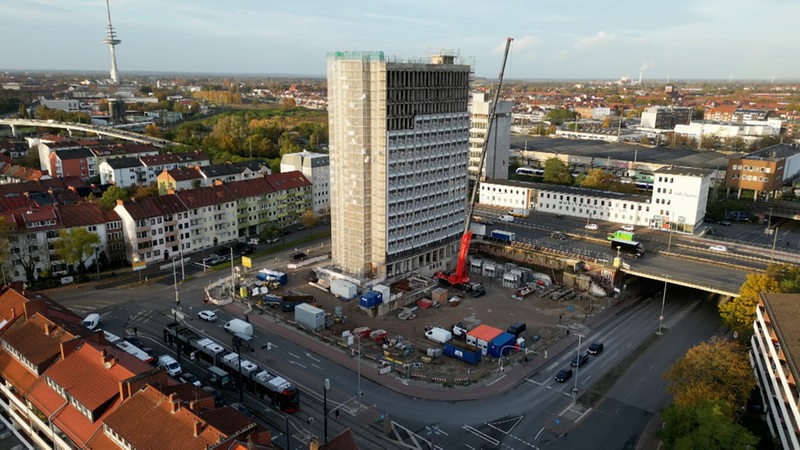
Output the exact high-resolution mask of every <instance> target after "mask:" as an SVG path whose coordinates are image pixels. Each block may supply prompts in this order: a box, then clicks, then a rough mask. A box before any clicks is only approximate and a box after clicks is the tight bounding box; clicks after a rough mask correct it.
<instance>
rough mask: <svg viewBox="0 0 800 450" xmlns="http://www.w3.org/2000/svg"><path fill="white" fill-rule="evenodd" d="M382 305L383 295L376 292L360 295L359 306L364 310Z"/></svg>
mask: <svg viewBox="0 0 800 450" xmlns="http://www.w3.org/2000/svg"><path fill="white" fill-rule="evenodd" d="M381 303H383V294H382V293H380V292H378V291H368V292H365V293H364V294H362V295H361V300H360V302H359V305H361V306H362V307H364V308H373V307H375V306H378V305H380V304H381Z"/></svg>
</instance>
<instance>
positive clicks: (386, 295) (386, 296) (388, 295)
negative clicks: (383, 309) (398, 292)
mask: <svg viewBox="0 0 800 450" xmlns="http://www.w3.org/2000/svg"><path fill="white" fill-rule="evenodd" d="M372 290H373V291H378V292H380V293H381V296H382V298H383V302H384V303H388V302H389V301H390V300H391V299H392V289H391V288H390V287H389V286H387V285H385V284H376V285H375V286H373V287H372Z"/></svg>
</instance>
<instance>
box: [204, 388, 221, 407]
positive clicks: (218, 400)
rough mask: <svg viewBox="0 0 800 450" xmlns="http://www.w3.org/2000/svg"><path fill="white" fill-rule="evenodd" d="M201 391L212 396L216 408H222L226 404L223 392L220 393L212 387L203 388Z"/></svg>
mask: <svg viewBox="0 0 800 450" xmlns="http://www.w3.org/2000/svg"><path fill="white" fill-rule="evenodd" d="M201 389H203V390H204V391H206V392H208V393H209V394H211V396H212V397H214V404H215V405H216V406H222V405H223V404H225V396H224V395H222V392H220V391H218V390H217V389H214V388H213V387H211V386H203V387H202V388H201Z"/></svg>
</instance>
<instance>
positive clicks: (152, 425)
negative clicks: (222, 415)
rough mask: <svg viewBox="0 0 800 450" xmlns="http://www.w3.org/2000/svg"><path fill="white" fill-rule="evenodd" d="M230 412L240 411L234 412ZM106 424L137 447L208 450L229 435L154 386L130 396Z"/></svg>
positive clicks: (166, 449) (142, 449)
mask: <svg viewBox="0 0 800 450" xmlns="http://www.w3.org/2000/svg"><path fill="white" fill-rule="evenodd" d="M230 414H232V415H233V414H239V415H240V416H241V413H239V412H238V411H235V410H234V411H231V412H230ZM103 423H104V424H105V425H106V426H107V427H109V428H110V429H111V430H113V432H114V433H115V434H116V435H117V436H119V438H121V439H122V440H124V441H125V442H126V443H128V444H130V445H131V446H132V447H133V448H136V449H140V450H146V449H164V450H170V449H175V450H194V449H196V450H205V449H207V448H209V447H211V446H213V445H215V444H217V443H219V442H220V441H222V440H223V439H225V438H226V435H225V434H224V433H223V432H221V431H220V430H219V429H217V428H216V427H214V426H212V425H210V424H209V423H207V422H206V421H204V420H202V419H201V418H199V417H198V416H197V415H195V414H194V413H193V412H192V411H191V410H189V409H187V408H184V407H182V406H180V401H179V400H178V399H176V398H175V397H172V398H171V397H169V396H166V395H164V394H162V393H161V392H159V391H158V390H157V389H155V388H153V387H152V386H145V387H144V388H143V389H141V390H140V391H139V392H137V393H136V394H134V395H133V396H131V397H130V398H128V399H127V400H126V401H125V402H124V403H123V404H122V405H121V406H120V407H119V408H118V409H117V410H116V411H114V412H112V413H111V414H109V415H108V417H106V418H105V419H104V420H103Z"/></svg>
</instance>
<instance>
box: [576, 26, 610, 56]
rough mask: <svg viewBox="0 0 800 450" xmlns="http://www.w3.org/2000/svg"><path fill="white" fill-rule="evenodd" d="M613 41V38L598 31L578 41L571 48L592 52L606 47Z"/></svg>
mask: <svg viewBox="0 0 800 450" xmlns="http://www.w3.org/2000/svg"><path fill="white" fill-rule="evenodd" d="M613 40H614V36H611V35H608V34H606V32H605V31H598V32H597V34H595V35H594V36H590V37H585V38H581V39H578V40H577V41H576V42H575V44H573V45H572V48H573V49H575V50H578V51H585V50H592V49H594V48H597V47H602V46H604V45H607V44H608V43H610V42H612V41H613Z"/></svg>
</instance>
